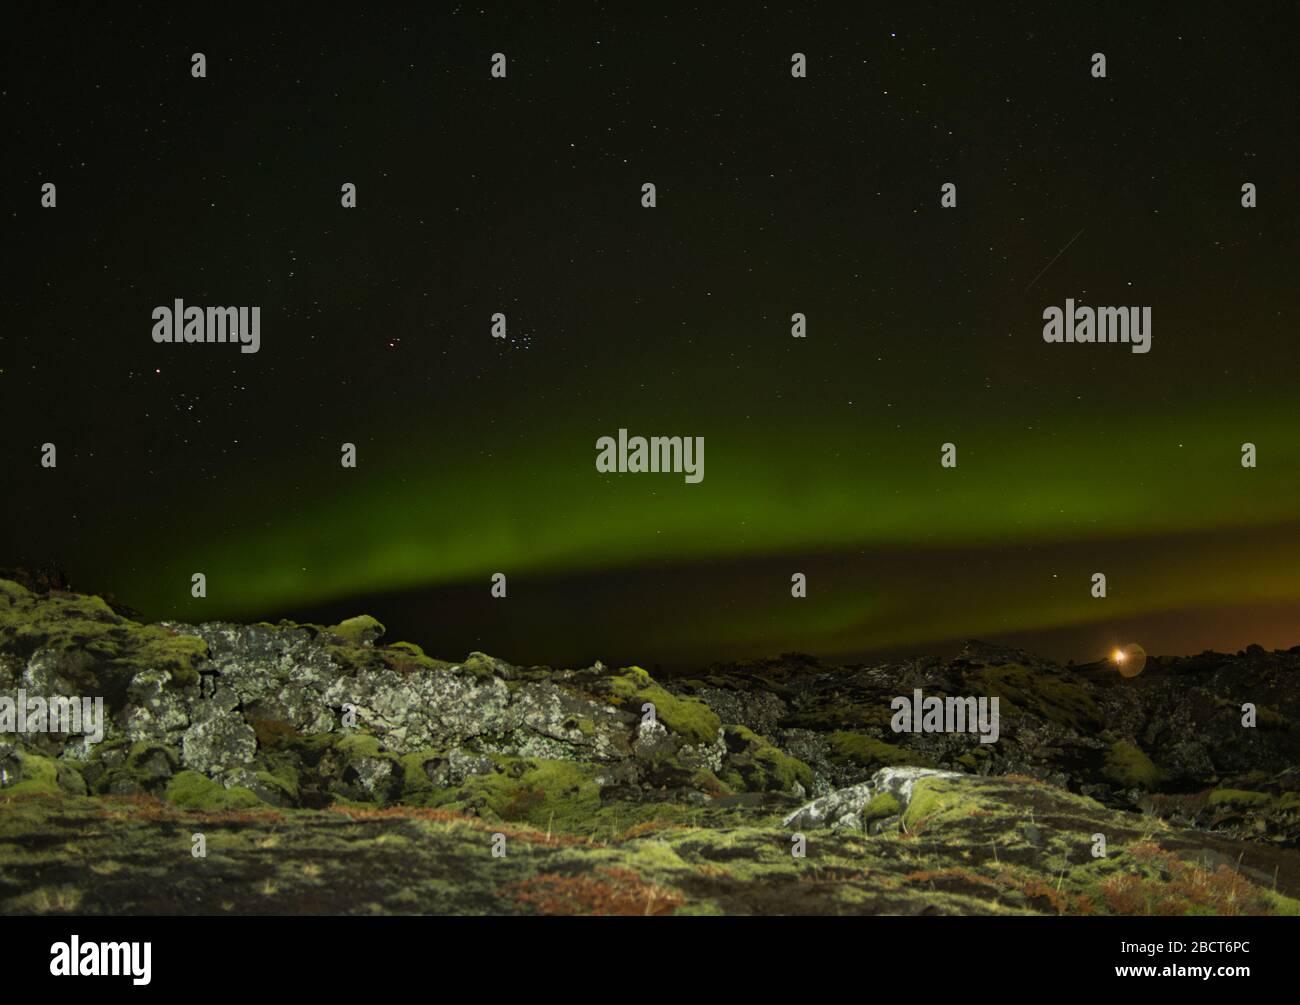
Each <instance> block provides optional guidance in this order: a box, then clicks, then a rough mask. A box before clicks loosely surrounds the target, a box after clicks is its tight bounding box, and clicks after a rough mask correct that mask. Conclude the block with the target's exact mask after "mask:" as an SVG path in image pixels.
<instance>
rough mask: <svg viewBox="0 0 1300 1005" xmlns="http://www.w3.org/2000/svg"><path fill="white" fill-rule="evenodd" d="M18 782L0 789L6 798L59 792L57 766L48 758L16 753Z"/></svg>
mask: <svg viewBox="0 0 1300 1005" xmlns="http://www.w3.org/2000/svg"><path fill="white" fill-rule="evenodd" d="M18 763H19V767H18V779H19V780H18V782H17V784H15V785H7V786H5V788H3V789H0V792H3V793H4V794H5V795H7V796H21V795H31V794H33V793H46V794H54V793H57V792H59V791H60V787H59V765H58V762H57V761H55V760H53V759H52V758H49V757H41V756H40V755H39V754H28V753H25V752H22V751H20V752H18Z"/></svg>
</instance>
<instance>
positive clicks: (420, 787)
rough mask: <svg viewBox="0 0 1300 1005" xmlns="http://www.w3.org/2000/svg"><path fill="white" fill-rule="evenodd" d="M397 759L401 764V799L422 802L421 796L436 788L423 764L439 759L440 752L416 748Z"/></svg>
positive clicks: (440, 756) (440, 757) (440, 758)
mask: <svg viewBox="0 0 1300 1005" xmlns="http://www.w3.org/2000/svg"><path fill="white" fill-rule="evenodd" d="M398 760H399V761H400V762H401V765H402V800H403V801H404V802H408V801H410V802H422V801H423V798H422V797H424V796H425V795H427V794H429V793H432V792H434V791H435V789H436V788H437V786H435V785H434V784H433V780H432V779H431V778H430V777H429V772H428V770H427V769H426V767H425V766H426V765H427V764H429V762H431V761H435V762H437V761H441V760H442V754H440V753H439V752H437V751H434V750H418V751H416V752H415V753H413V754H403V755H402V756H401V757H400V758H399V759H398Z"/></svg>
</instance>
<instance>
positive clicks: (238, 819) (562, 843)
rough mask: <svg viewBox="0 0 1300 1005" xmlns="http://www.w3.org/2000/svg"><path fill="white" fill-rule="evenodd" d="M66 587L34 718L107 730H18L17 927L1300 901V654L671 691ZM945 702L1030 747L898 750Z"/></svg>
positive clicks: (699, 684) (34, 650) (946, 742)
mask: <svg viewBox="0 0 1300 1005" xmlns="http://www.w3.org/2000/svg"><path fill="white" fill-rule="evenodd" d="M65 586H66V584H64V583H59V582H50V581H35V580H31V579H28V580H26V581H25V582H24V583H19V582H16V581H14V580H10V579H0V702H3V700H4V699H6V698H8V699H12V700H14V701H17V700H18V698H19V692H20V691H21V692H23V693H24V694H25V695H27V696H33V695H39V696H70V697H71V696H88V697H96V696H101V697H102V698H103V699H104V707H105V714H106V719H107V721H106V722H105V724H104V735H103V738H102V740H100V742H97V743H96V742H91V739H90V738H88V737H86V736H83V735H68V734H60V733H42V732H17V731H15V732H0V913H5V914H14V913H30V912H39V913H58V912H66V913H101V912H102V913H109V912H112V913H205V914H222V913H231V914H244V913H267V914H286V913H301V912H309V913H316V912H325V913H522V914H532V913H596V914H685V913H750V914H778V913H784V914H790V913H830V914H850V913H873V914H879V913H887V914H922V913H981V914H983V913H996V914H1052V915H1056V914H1075V913H1083V914H1183V913H1219V914H1295V913H1298V912H1300V902H1298V901H1297V899H1296V898H1297V897H1300V846H1298V843H1300V767H1297V766H1298V765H1300V730H1298V729H1297V728H1296V725H1295V723H1296V722H1297V716H1300V648H1297V649H1292V650H1289V651H1285V652H1265V651H1263V650H1262V649H1259V648H1258V647H1252V648H1251V649H1250V650H1247V651H1245V652H1242V653H1238V654H1236V655H1224V654H1217V653H1205V654H1202V655H1201V656H1195V657H1189V658H1179V659H1161V660H1152V661H1150V662H1149V663H1148V664H1147V666H1146V669H1145V671H1144V672H1143V673H1142V674H1140V675H1139V676H1136V677H1132V678H1125V677H1122V676H1120V675H1119V674H1118V673H1117V672H1116V670H1115V668H1114V667H1113V666H1110V665H1104V664H1102V665H1090V666H1085V667H1062V666H1059V665H1057V664H1054V663H1051V662H1048V661H1046V660H1042V659H1040V658H1037V657H1034V656H1032V655H1029V654H1027V653H1023V652H1019V651H1014V650H1006V649H999V648H995V647H991V646H986V645H981V644H978V643H971V644H970V645H968V646H967V647H966V649H965V651H964V652H962V653H961V654H960V655H959V656H958V657H957V658H954V659H950V660H941V659H932V658H926V659H917V660H909V661H902V662H891V663H881V664H873V665H869V666H853V667H837V666H828V665H823V664H821V663H819V662H818V661H816V660H814V659H812V658H809V657H804V656H794V655H791V656H785V657H780V658H776V659H771V660H766V661H761V662H753V663H745V664H736V665H730V666H719V667H714V668H712V669H710V670H709V671H708V672H705V673H701V674H697V675H694V676H690V677H675V678H672V679H663V680H656V679H653V678H652V677H651V676H650V675H649V674H647V673H646V672H645V671H644V670H641V669H639V668H636V667H627V668H618V669H615V668H607V667H604V666H601V665H600V664H596V665H595V666H591V667H585V668H580V669H567V668H549V667H517V666H512V665H509V664H507V663H505V662H502V661H501V660H498V659H494V658H492V657H490V656H487V655H484V654H482V653H472V654H470V656H469V657H468V658H466V659H465V660H463V661H461V662H456V663H452V662H446V661H444V660H440V659H435V658H432V657H430V656H428V655H426V654H425V653H424V652H423V651H421V649H420V648H419V647H418V646H415V645H412V644H409V643H402V642H395V643H391V644H384V643H383V627H382V625H380V624H379V623H378V622H377V621H375V620H374V619H373V618H370V617H365V616H362V617H357V618H353V619H351V620H349V621H345V622H343V623H342V624H339V625H333V626H328V627H326V626H315V625H297V624H291V623H281V624H278V625H270V624H253V625H238V624H224V623H212V624H201V625H183V624H173V623H162V624H156V625H145V624H140V623H138V622H137V621H134V620H132V619H131V618H130V617H129V616H128V615H129V613H130V612H129V611H126V610H125V609H123V608H122V607H121V606H120V605H119V604H117V603H116V602H111V598H110V600H107V601H106V600H105V599H103V598H101V597H97V596H88V595H82V594H77V593H72V592H70V591H68V590H67V589H66V588H64V587H65ZM914 689H921V690H922V691H923V692H924V694H925V695H926V696H939V697H943V696H963V697H964V696H989V697H994V696H996V697H997V698H998V699H999V702H1000V709H1001V716H1000V734H999V737H998V740H997V742H996V743H993V744H982V743H980V742H979V740H978V737H976V736H974V735H971V734H969V733H943V732H939V733H896V732H894V731H893V730H892V729H891V726H890V720H891V716H892V714H893V713H892V711H891V708H890V701H891V699H893V698H895V697H898V696H910V695H911V694H912V692H913V690H914ZM1246 703H1250V704H1251V705H1253V706H1254V707H1255V710H1256V711H1255V716H1256V718H1255V725H1253V726H1245V725H1243V710H1242V709H1243V705H1244V704H1246ZM200 849H201V851H202V854H201V855H200V854H196V852H197V851H198V850H200Z"/></svg>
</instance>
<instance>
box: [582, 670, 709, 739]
mask: <svg viewBox="0 0 1300 1005" xmlns="http://www.w3.org/2000/svg"><path fill="white" fill-rule="evenodd" d="M606 687H607V688H608V690H609V692H610V693H611V694H613V695H614V697H615V698H617V699H619V702H620V703H621V704H628V705H633V706H634V708H633V711H634V712H636V713H638V714H639V713H640V711H641V705H642V704H644V703H645V702H651V703H652V704H653V705H654V707H655V717H656V718H657V719H658V720H659V721H660V722H662V723H663V724H664V726H665V727H667V728H668V729H670V730H672V731H673V732H674V733H677V734H679V735H680V736H682V737H683V738H684V739H686V740H687V741H688V742H690V743H693V744H697V745H699V744H704V745H708V744H711V743H714V742H715V741H716V740H717V738H718V730H719V729H721V728H722V721H721V720H720V719H719V718H718V717H717V716H716V715H715V714H714V713H713V710H712V709H711V708H709V706H708V705H706V704H705V703H704V702H702V701H700V700H699V699H698V698H682V697H678V696H677V695H675V694H671V693H669V692H668V691H665V690H664V689H663V688H662V687H660V686H659V685H658V684H656V683H655V681H654V678H652V677H651V676H650V675H649V674H648V673H646V672H645V671H644V670H642V669H641V668H640V667H628V668H627V669H626V670H624V672H623V673H621V674H619V675H617V676H614V677H610V678H609V679H608V680H607V681H606Z"/></svg>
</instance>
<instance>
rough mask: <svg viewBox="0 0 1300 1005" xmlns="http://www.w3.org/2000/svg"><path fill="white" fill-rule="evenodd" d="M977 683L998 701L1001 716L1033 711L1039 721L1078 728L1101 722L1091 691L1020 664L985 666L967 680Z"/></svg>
mask: <svg viewBox="0 0 1300 1005" xmlns="http://www.w3.org/2000/svg"><path fill="white" fill-rule="evenodd" d="M968 679H969V680H971V681H974V682H978V684H979V685H980V686H981V687H982V688H983V690H984V692H985V693H986V694H987V695H988V696H989V697H996V698H998V703H999V713H1000V714H1002V715H1007V716H1012V717H1014V716H1015V715H1017V714H1020V713H1023V712H1032V713H1033V714H1034V715H1037V716H1038V717H1039V718H1042V719H1047V720H1048V721H1050V722H1059V723H1063V724H1065V725H1069V726H1073V727H1075V728H1084V727H1087V726H1091V725H1095V724H1096V723H1097V722H1098V721H1099V713H1098V711H1097V705H1096V703H1095V702H1094V701H1093V700H1092V695H1091V694H1089V693H1088V689H1087V688H1086V687H1085V686H1084V685H1083V684H1080V683H1076V682H1074V681H1069V680H1066V679H1064V678H1062V677H1059V676H1057V675H1056V674H1053V673H1049V672H1047V671H1043V670H1031V669H1029V668H1028V667H1025V666H1020V665H1019V664H1010V665H1002V666H993V667H985V668H984V669H983V670H980V671H979V672H978V673H974V674H971V675H970V677H969V678H968Z"/></svg>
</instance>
